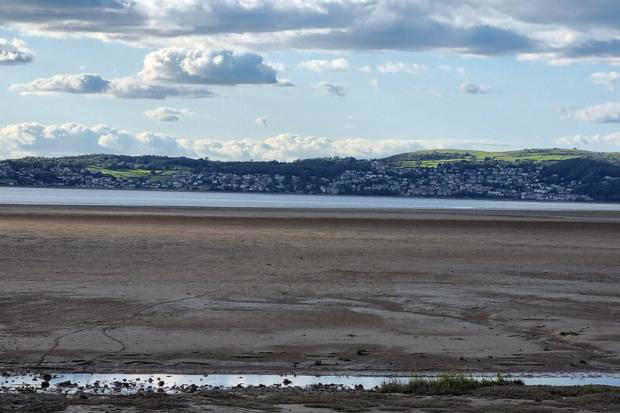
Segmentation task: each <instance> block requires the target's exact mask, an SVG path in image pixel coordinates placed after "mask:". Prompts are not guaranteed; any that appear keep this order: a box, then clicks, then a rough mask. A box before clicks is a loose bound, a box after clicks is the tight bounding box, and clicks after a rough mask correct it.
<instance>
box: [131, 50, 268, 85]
mask: <svg viewBox="0 0 620 413" xmlns="http://www.w3.org/2000/svg"><path fill="white" fill-rule="evenodd" d="M272 65H273V64H272ZM276 75H277V71H276V70H275V69H274V68H273V67H272V66H270V65H267V64H265V63H264V62H263V57H262V56H260V55H258V54H254V53H234V52H232V51H229V50H221V51H212V50H211V51H210V50H206V49H201V48H195V49H187V48H179V47H170V48H165V49H160V50H156V51H154V52H151V53H149V54H148V55H147V56H146V58H145V59H144V68H143V69H142V71H141V72H140V73H139V74H138V76H139V77H140V78H142V79H145V80H147V81H150V82H172V83H198V84H207V85H238V84H275V83H278V79H277V76H276Z"/></svg>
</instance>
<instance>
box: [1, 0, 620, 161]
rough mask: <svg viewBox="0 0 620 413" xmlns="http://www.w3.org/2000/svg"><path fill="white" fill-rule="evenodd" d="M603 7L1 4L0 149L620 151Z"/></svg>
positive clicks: (610, 5)
mask: <svg viewBox="0 0 620 413" xmlns="http://www.w3.org/2000/svg"><path fill="white" fill-rule="evenodd" d="M619 90H620V2H619V1H617V0H590V1H581V0H460V1H457V0H443V1H431V0H270V1H267V0H55V1H46V0H0V159H6V158H18V157H23V156H64V155H79V154H90V153H113V154H129V155H144V154H152V155H168V156H189V157H194V158H205V157H206V158H209V159H219V160H273V159H276V160H285V161H291V160H295V159H301V158H312V157H324V156H354V157H357V158H380V157H384V156H389V155H393V154H396V153H401V152H409V151H414V150H420V149H435V148H459V149H481V150H489V151H504V150H514V149H523V148H549V147H563V148H564V147H565V148H573V147H575V148H580V149H587V150H596V151H620V127H619V126H620V96H619Z"/></svg>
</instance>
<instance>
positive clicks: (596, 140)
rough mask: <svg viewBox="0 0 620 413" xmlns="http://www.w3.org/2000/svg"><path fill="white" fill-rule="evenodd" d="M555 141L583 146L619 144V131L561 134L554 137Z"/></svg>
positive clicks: (569, 145)
mask: <svg viewBox="0 0 620 413" xmlns="http://www.w3.org/2000/svg"><path fill="white" fill-rule="evenodd" d="M555 143H556V144H557V145H560V146H568V147H575V146H579V147H583V146H590V145H597V144H612V145H618V146H620V132H615V133H610V134H607V135H574V136H562V137H559V138H556V139H555Z"/></svg>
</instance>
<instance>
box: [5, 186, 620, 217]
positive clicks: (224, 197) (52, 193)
mask: <svg viewBox="0 0 620 413" xmlns="http://www.w3.org/2000/svg"><path fill="white" fill-rule="evenodd" d="M0 204H11V205H105V206H177V207H228V208H235V207H247V208H341V209H347V208H362V209H382V208H385V209H435V208H436V209H444V208H445V209H508V210H509V209H520V210H538V211H542V210H554V211H569V210H576V211H620V204H603V203H581V202H528V201H493V200H473V199H441V198H398V197H379V196H345V195H277V194H253V193H221V192H166V191H122V190H93V189H57V188H9V187H0Z"/></svg>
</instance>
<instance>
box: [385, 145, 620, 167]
mask: <svg viewBox="0 0 620 413" xmlns="http://www.w3.org/2000/svg"><path fill="white" fill-rule="evenodd" d="M573 158H587V159H599V160H606V161H609V162H613V163H620V152H615V153H611V152H591V151H584V150H578V149H558V148H552V149H523V150H519V151H506V152H486V151H476V150H468V149H436V150H423V151H416V152H408V153H401V154H398V155H393V156H390V157H388V158H385V161H386V162H387V163H388V164H390V165H392V166H401V167H436V166H437V165H438V164H440V163H446V162H462V161H484V160H497V161H505V162H522V161H530V162H549V161H561V160H566V159H573Z"/></svg>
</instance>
